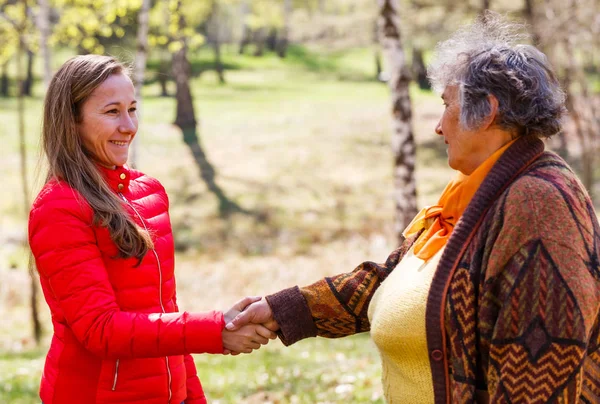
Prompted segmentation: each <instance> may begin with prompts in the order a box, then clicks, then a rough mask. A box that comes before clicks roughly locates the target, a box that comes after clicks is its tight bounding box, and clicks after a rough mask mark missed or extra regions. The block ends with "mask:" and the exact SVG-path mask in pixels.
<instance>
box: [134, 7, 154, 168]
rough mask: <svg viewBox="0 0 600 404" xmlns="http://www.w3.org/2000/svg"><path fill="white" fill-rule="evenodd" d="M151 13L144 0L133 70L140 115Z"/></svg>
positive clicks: (139, 113)
mask: <svg viewBox="0 0 600 404" xmlns="http://www.w3.org/2000/svg"><path fill="white" fill-rule="evenodd" d="M149 15H150V0H142V6H141V8H140V11H139V14H138V31H137V51H136V53H135V66H134V70H133V84H134V85H135V97H136V100H137V105H136V108H137V114H138V117H140V116H141V115H142V108H143V103H142V89H143V87H144V73H145V72H146V60H147V58H148V26H149ZM139 147H140V145H139V136H136V137H134V138H133V142H132V144H131V153H130V155H129V164H130V165H131V167H133V168H136V167H137V165H138V153H139Z"/></svg>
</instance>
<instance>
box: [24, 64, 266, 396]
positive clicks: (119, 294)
mask: <svg viewBox="0 0 600 404" xmlns="http://www.w3.org/2000/svg"><path fill="white" fill-rule="evenodd" d="M136 105H137V101H136V99H135V90H134V87H133V84H132V82H131V80H130V78H129V76H128V69H127V67H126V66H124V65H123V64H121V63H120V62H118V61H117V60H115V59H114V58H112V57H108V56H99V55H85V56H76V57H74V58H72V59H70V60H68V61H67V62H65V63H64V64H63V66H62V67H61V68H60V69H59V70H58V72H57V73H56V74H55V76H54V77H53V79H52V81H51V83H50V86H49V88H48V92H47V94H46V99H45V103H44V118H43V127H42V147H43V150H44V154H45V156H46V158H47V159H48V168H49V169H48V176H47V181H46V184H45V185H44V187H43V189H42V190H41V191H40V193H39V195H38V196H37V198H36V200H35V201H34V203H33V206H32V208H31V213H30V217H29V243H30V246H31V250H32V253H33V256H34V257H35V261H36V264H37V268H38V271H39V274H40V281H41V285H42V290H43V292H44V297H45V299H46V302H47V303H48V306H49V308H50V312H51V314H52V325H53V329H54V330H53V331H54V334H53V336H52V342H51V343H50V349H49V351H48V354H47V356H46V363H45V366H44V370H43V374H42V380H41V386H40V397H41V399H42V401H43V402H44V403H45V404H53V403H54V404H63V403H69V404H76V403H81V404H90V403H147V404H152V403H156V404H159V403H175V404H179V403H183V402H185V403H186V404H192V403H193V404H202V403H206V402H207V400H206V397H205V395H204V391H203V389H202V385H201V384H200V380H199V379H198V376H197V375H196V368H195V365H194V360H193V359H192V356H191V355H190V354H193V353H218V354H223V353H228V352H234V353H240V352H245V353H249V352H251V351H252V350H253V349H258V348H259V347H260V346H261V345H264V344H266V343H267V342H268V339H269V338H275V334H274V333H272V332H271V331H270V330H269V329H267V328H266V327H264V326H262V325H252V327H249V328H248V327H246V328H245V329H240V330H239V332H238V331H236V332H231V331H228V330H225V329H224V326H225V322H226V321H229V320H230V319H231V318H233V317H234V316H235V315H236V314H237V313H239V311H240V310H242V309H243V308H244V307H245V306H246V305H247V304H249V303H250V302H252V301H256V300H257V298H246V299H243V300H241V301H240V302H238V303H237V304H236V305H234V306H233V307H232V308H231V309H230V310H229V311H226V312H222V311H218V310H215V311H209V312H205V313H192V312H179V309H178V306H177V295H176V288H175V276H174V268H175V265H174V258H175V257H174V255H175V254H174V246H173V233H172V230H171V223H170V219H169V200H168V197H167V193H166V192H165V189H164V188H163V186H162V185H161V184H160V182H158V181H157V180H156V179H154V178H152V177H150V176H148V175H145V174H144V173H142V172H139V171H136V170H133V169H130V168H128V167H127V166H126V164H125V163H126V162H127V156H128V150H129V146H130V144H131V142H132V140H133V138H134V137H135V136H136V133H137V129H138V120H137V113H136Z"/></svg>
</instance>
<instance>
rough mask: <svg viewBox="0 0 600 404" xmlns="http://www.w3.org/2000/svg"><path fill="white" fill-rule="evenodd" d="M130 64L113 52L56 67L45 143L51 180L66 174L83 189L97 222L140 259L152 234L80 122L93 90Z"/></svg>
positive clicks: (125, 253) (122, 252)
mask: <svg viewBox="0 0 600 404" xmlns="http://www.w3.org/2000/svg"><path fill="white" fill-rule="evenodd" d="M121 73H122V74H127V75H128V74H129V70H128V68H127V67H125V66H124V65H123V64H121V63H120V62H119V61H117V60H116V59H114V58H112V57H109V56H100V55H84V56H76V57H74V58H72V59H70V60H68V61H67V62H65V64H63V65H62V67H61V68H60V69H59V70H58V72H56V74H55V75H54V77H53V78H52V81H51V82H50V85H49V87H48V92H47V93H46V99H45V101H44V120H43V124H42V146H43V150H44V154H45V155H46V157H47V159H48V176H47V178H46V181H49V180H51V179H53V178H56V179H60V180H63V181H65V182H66V183H67V184H69V185H70V186H71V187H72V188H73V189H75V190H76V191H77V192H79V193H80V194H81V195H82V196H83V198H85V200H86V201H87V203H88V204H89V205H90V207H91V208H92V210H93V212H94V224H95V225H98V226H103V227H107V228H108V230H109V233H110V236H111V238H112V240H113V241H114V242H115V244H116V245H117V247H118V249H119V257H122V258H130V257H135V258H137V259H138V262H140V261H141V259H142V258H143V257H144V255H145V254H146V253H147V252H148V250H149V249H151V248H153V245H152V239H151V238H150V235H149V234H148V232H147V231H145V230H144V229H142V228H140V227H139V226H138V225H136V224H135V222H134V221H133V220H132V219H131V218H130V217H129V216H128V214H127V213H126V212H125V210H124V209H123V205H122V202H121V200H119V198H118V197H117V195H115V194H114V192H112V190H111V189H110V188H109V186H108V184H107V183H106V181H105V180H104V178H103V176H102V174H101V173H100V171H99V170H98V168H97V166H96V164H95V163H94V162H93V160H92V157H91V156H90V155H89V153H88V152H87V151H86V150H85V149H84V147H83V143H82V139H81V136H80V135H79V131H78V129H77V124H78V123H80V122H81V108H82V106H83V104H84V103H85V101H86V100H87V99H88V98H89V97H90V95H91V94H92V92H93V91H94V90H95V89H96V88H97V87H98V86H100V85H101V84H102V83H103V82H104V81H105V80H106V79H107V78H108V77H110V76H111V75H114V74H121Z"/></svg>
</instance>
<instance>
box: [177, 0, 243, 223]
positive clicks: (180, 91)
mask: <svg viewBox="0 0 600 404" xmlns="http://www.w3.org/2000/svg"><path fill="white" fill-rule="evenodd" d="M180 10H181V0H179V1H178V5H177V9H176V12H177V13H180V12H181V11H180ZM185 26H186V23H185V18H184V17H183V15H181V14H180V15H179V32H184V31H185ZM180 40H181V41H182V47H181V49H180V50H178V51H177V52H175V54H173V62H172V66H173V76H174V77H175V83H176V89H177V90H176V91H177V92H176V94H175V98H176V100H177V113H176V117H175V125H177V126H178V127H179V128H180V129H181V131H182V134H183V141H184V142H185V144H186V145H187V146H188V147H189V148H190V151H191V152H192V156H193V157H194V160H195V162H196V165H197V166H198V169H199V170H200V177H201V178H202V179H203V180H204V182H205V183H206V186H207V187H208V189H209V191H210V192H212V193H214V194H215V196H216V197H217V199H218V200H219V214H220V215H221V217H223V218H226V217H228V216H229V215H231V214H232V213H234V212H243V213H247V212H246V211H245V210H243V209H242V208H240V207H239V206H238V205H237V204H236V203H235V202H233V201H231V200H230V199H229V198H228V197H227V195H225V192H223V190H222V189H221V187H219V185H218V184H217V183H216V171H215V169H214V167H213V166H212V164H211V163H210V161H209V160H208V158H207V156H206V154H205V153H204V150H203V148H202V144H201V142H200V138H199V136H198V133H197V129H196V127H197V124H198V122H197V120H196V112H195V111H194V99H193V96H192V92H191V89H190V73H191V66H190V63H189V61H188V59H187V40H186V38H181V39H180Z"/></svg>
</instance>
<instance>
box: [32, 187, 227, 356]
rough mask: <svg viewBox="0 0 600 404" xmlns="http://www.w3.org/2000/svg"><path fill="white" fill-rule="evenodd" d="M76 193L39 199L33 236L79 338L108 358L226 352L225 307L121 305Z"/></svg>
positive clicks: (40, 262)
mask: <svg viewBox="0 0 600 404" xmlns="http://www.w3.org/2000/svg"><path fill="white" fill-rule="evenodd" d="M91 219H92V214H91V209H90V208H89V206H87V205H85V204H84V203H82V202H80V201H78V200H77V199H76V198H75V197H74V196H73V195H72V192H70V191H69V192H67V193H65V195H62V196H61V197H52V198H50V197H48V198H45V199H42V200H41V201H40V200H38V201H37V202H36V204H35V205H34V208H33V209H32V211H31V214H30V221H29V241H30V246H31V250H32V252H33V255H34V257H35V259H36V264H37V268H38V271H39V273H40V276H41V277H42V278H45V280H47V282H48V285H49V289H50V292H51V294H52V298H53V299H54V304H56V305H57V307H58V309H59V310H60V312H61V313H62V314H63V316H64V321H65V322H66V323H67V325H68V326H69V327H70V329H71V330H72V332H73V333H74V335H75V337H76V338H77V339H78V340H79V341H80V342H81V343H82V344H83V346H85V347H86V349H88V350H89V351H91V352H92V353H94V354H95V355H97V356H99V357H102V358H128V357H130V358H133V357H159V356H166V355H181V354H187V353H222V352H223V347H222V340H221V331H222V329H223V327H224V321H223V314H222V313H221V312H215V311H213V312H207V313H187V312H184V313H150V314H148V313H134V312H123V311H121V310H120V309H119V306H118V305H117V302H116V299H115V295H114V292H113V289H112V287H111V284H110V281H109V279H108V275H107V271H106V269H105V267H104V263H103V261H102V258H101V255H100V251H99V249H98V247H97V245H96V240H95V235H94V232H93V230H92V227H91V221H92V220H91Z"/></svg>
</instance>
